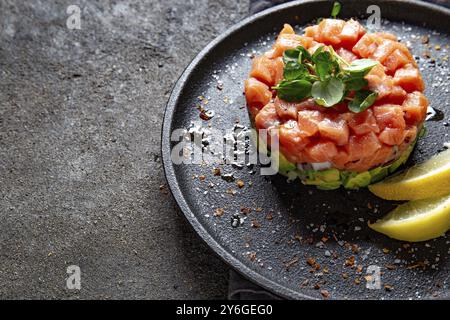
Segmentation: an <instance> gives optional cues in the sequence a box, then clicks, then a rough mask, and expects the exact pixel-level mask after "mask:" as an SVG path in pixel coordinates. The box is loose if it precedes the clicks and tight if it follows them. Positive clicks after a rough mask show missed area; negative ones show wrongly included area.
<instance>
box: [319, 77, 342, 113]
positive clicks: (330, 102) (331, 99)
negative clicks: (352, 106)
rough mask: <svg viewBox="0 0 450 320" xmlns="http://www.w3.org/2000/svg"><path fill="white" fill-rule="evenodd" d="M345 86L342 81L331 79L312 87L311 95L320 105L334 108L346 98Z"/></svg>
mask: <svg viewBox="0 0 450 320" xmlns="http://www.w3.org/2000/svg"><path fill="white" fill-rule="evenodd" d="M344 90H345V85H344V82H343V81H342V80H341V79H338V78H329V79H327V80H325V81H316V82H314V84H313V85H312V88H311V95H312V97H313V98H314V100H315V101H316V103H317V104H318V105H321V106H324V107H327V108H328V107H332V106H334V105H335V104H338V103H339V102H340V101H341V100H342V98H343V97H344Z"/></svg>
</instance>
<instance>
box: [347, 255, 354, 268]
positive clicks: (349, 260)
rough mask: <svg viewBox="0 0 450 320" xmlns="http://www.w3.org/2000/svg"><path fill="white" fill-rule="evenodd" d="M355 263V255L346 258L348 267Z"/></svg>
mask: <svg viewBox="0 0 450 320" xmlns="http://www.w3.org/2000/svg"><path fill="white" fill-rule="evenodd" d="M354 265H355V256H351V257H350V258H348V259H346V260H345V266H346V267H353V266H354Z"/></svg>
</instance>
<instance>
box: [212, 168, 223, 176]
mask: <svg viewBox="0 0 450 320" xmlns="http://www.w3.org/2000/svg"><path fill="white" fill-rule="evenodd" d="M213 173H214V175H215V176H220V174H221V172H220V168H214V169H213Z"/></svg>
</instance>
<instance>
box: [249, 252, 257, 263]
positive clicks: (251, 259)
mask: <svg viewBox="0 0 450 320" xmlns="http://www.w3.org/2000/svg"><path fill="white" fill-rule="evenodd" d="M248 259H249V260H250V261H251V262H254V261H255V260H256V252H249V253H248Z"/></svg>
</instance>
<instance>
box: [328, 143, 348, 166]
mask: <svg viewBox="0 0 450 320" xmlns="http://www.w3.org/2000/svg"><path fill="white" fill-rule="evenodd" d="M349 160H350V157H349V156H348V153H347V151H346V150H345V148H343V147H339V148H338V152H337V154H336V155H335V156H334V157H333V158H332V161H333V164H334V165H336V166H337V167H338V168H339V169H344V168H345V164H346V163H347V162H349Z"/></svg>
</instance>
